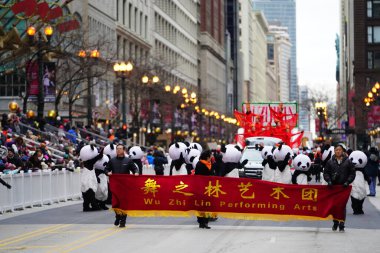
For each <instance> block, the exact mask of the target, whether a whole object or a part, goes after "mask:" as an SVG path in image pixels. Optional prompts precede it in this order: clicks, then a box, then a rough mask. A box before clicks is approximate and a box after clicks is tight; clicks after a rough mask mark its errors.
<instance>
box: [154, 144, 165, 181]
mask: <svg viewBox="0 0 380 253" xmlns="http://www.w3.org/2000/svg"><path fill="white" fill-rule="evenodd" d="M153 157H154V160H153V164H154V171H155V172H156V175H164V164H167V163H168V159H167V158H166V156H165V155H164V153H163V152H162V151H159V150H156V151H154V153H153Z"/></svg>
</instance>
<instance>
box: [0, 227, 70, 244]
mask: <svg viewBox="0 0 380 253" xmlns="http://www.w3.org/2000/svg"><path fill="white" fill-rule="evenodd" d="M69 226H72V224H65V225H62V224H61V225H58V226H53V227H49V228H48V229H46V230H42V231H41V230H40V231H38V232H34V233H29V234H28V235H24V236H22V237H21V238H16V239H14V240H11V241H6V242H5V243H2V244H0V249H1V247H4V246H6V245H9V244H13V243H15V242H20V241H24V240H26V239H30V238H33V237H37V236H40V235H43V234H47V233H48V232H50V231H54V230H58V229H62V228H65V227H69Z"/></svg>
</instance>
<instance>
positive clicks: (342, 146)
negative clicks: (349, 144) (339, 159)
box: [335, 143, 347, 151]
mask: <svg viewBox="0 0 380 253" xmlns="http://www.w3.org/2000/svg"><path fill="white" fill-rule="evenodd" d="M337 147H341V148H342V149H343V151H346V150H347V148H346V145H344V144H343V143H338V144H336V145H335V148H337Z"/></svg>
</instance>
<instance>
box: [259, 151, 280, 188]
mask: <svg viewBox="0 0 380 253" xmlns="http://www.w3.org/2000/svg"><path fill="white" fill-rule="evenodd" d="M275 149H276V148H275V147H272V146H264V147H262V149H261V157H262V158H263V162H262V163H261V165H263V174H262V177H261V179H262V180H264V181H269V182H273V181H274V174H275V170H276V168H277V164H276V162H275V161H274V159H273V151H274V150H275Z"/></svg>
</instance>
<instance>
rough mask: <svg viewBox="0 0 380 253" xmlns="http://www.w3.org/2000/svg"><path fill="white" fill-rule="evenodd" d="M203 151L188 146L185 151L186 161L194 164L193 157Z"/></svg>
mask: <svg viewBox="0 0 380 253" xmlns="http://www.w3.org/2000/svg"><path fill="white" fill-rule="evenodd" d="M200 155H201V152H200V151H199V150H198V149H190V148H187V149H186V151H185V162H186V163H187V164H192V158H194V157H199V156H200Z"/></svg>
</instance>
